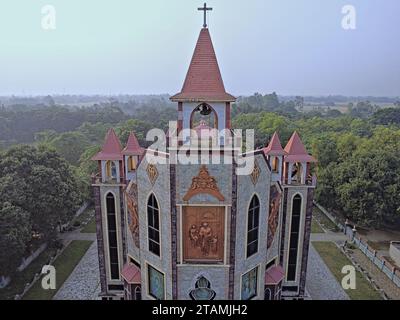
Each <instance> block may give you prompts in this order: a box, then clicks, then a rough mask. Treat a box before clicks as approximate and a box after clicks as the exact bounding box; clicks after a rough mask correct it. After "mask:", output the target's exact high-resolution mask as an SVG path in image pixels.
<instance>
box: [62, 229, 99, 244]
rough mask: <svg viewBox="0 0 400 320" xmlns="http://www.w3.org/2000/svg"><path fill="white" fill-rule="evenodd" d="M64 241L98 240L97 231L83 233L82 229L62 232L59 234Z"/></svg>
mask: <svg viewBox="0 0 400 320" xmlns="http://www.w3.org/2000/svg"><path fill="white" fill-rule="evenodd" d="M58 237H59V238H60V239H61V240H63V241H64V242H69V241H72V240H88V241H96V239H97V238H96V234H95V233H81V232H80V230H75V231H73V232H65V233H60V234H59V236H58Z"/></svg>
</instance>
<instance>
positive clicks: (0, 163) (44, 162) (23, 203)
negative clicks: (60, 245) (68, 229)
mask: <svg viewBox="0 0 400 320" xmlns="http://www.w3.org/2000/svg"><path fill="white" fill-rule="evenodd" d="M0 179H1V183H0V199H2V201H5V202H9V203H11V204H12V205H13V206H16V207H20V208H21V209H23V210H24V211H26V212H29V214H30V221H26V223H29V224H31V225H32V230H33V231H35V232H38V233H40V234H41V235H42V237H43V239H44V240H54V239H55V237H56V228H57V225H58V223H59V222H61V223H65V222H67V221H69V219H71V217H72V216H73V215H74V213H75V211H76V209H77V207H78V204H79V203H80V202H81V197H80V195H79V194H78V186H77V182H76V179H75V177H74V175H73V172H72V170H71V168H70V166H69V164H68V163H67V162H66V161H65V160H64V159H62V158H61V157H60V156H59V155H58V154H57V153H56V152H55V151H54V150H51V149H48V148H46V147H45V146H39V147H32V146H26V145H20V146H16V147H13V148H10V149H9V150H8V151H6V152H5V153H4V154H3V155H2V157H1V159H0Z"/></svg>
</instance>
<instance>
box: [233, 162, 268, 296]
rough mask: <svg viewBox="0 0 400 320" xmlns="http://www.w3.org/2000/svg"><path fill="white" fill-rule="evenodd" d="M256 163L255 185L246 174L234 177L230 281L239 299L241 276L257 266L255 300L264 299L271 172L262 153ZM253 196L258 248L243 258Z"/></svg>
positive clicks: (245, 253) (245, 251)
mask: <svg viewBox="0 0 400 320" xmlns="http://www.w3.org/2000/svg"><path fill="white" fill-rule="evenodd" d="M256 162H257V164H258V167H259V169H260V175H259V178H258V181H257V183H256V184H255V185H254V184H253V182H252V180H251V178H250V176H238V194H237V197H238V200H237V213H236V214H237V216H236V247H235V281H234V283H235V287H234V299H235V300H240V299H241V279H242V275H244V274H245V273H247V272H248V271H250V270H252V269H254V268H255V267H257V266H258V267H259V274H258V290H257V292H258V296H257V297H256V298H255V299H264V282H265V265H266V262H267V232H268V213H269V196H270V183H271V182H270V181H271V171H270V169H269V166H268V164H267V162H266V160H265V158H264V156H263V155H256ZM254 195H257V197H258V198H259V200H260V217H259V219H260V223H259V238H258V239H259V241H258V251H257V253H256V254H254V255H253V256H251V257H249V258H247V257H246V255H247V227H248V226H247V223H248V209H249V205H250V201H251V199H252V198H253V196H254Z"/></svg>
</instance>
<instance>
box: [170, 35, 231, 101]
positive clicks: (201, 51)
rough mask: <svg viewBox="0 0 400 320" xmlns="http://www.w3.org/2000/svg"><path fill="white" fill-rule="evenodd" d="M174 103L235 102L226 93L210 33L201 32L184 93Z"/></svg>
mask: <svg viewBox="0 0 400 320" xmlns="http://www.w3.org/2000/svg"><path fill="white" fill-rule="evenodd" d="M171 100H172V101H191V102H204V101H209V102H233V101H236V98H235V97H234V96H232V95H230V94H229V93H227V92H226V91H225V86H224V82H223V80H222V76H221V72H220V69H219V66H218V61H217V57H216V55H215V51H214V46H213V44H212V41H211V36H210V32H209V31H208V29H207V28H203V29H201V31H200V36H199V39H198V41H197V45H196V48H195V50H194V53H193V57H192V61H191V63H190V66H189V70H188V72H187V75H186V79H185V82H184V84H183V87H182V91H181V92H180V93H178V94H176V95H175V96H173V97H171Z"/></svg>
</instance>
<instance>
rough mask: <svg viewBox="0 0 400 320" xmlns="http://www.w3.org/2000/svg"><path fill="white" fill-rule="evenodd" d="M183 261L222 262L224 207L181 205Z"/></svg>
mask: <svg viewBox="0 0 400 320" xmlns="http://www.w3.org/2000/svg"><path fill="white" fill-rule="evenodd" d="M182 209H183V210H182V228H183V229H182V244H183V262H184V263H223V260H224V239H225V208H224V207H183V208H182Z"/></svg>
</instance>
